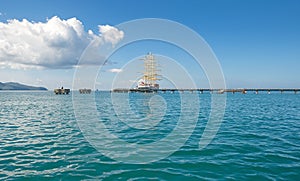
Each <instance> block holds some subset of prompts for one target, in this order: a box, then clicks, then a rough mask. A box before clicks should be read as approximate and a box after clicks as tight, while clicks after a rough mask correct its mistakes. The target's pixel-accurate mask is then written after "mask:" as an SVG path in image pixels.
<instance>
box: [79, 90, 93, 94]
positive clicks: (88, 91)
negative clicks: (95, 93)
mask: <svg viewBox="0 0 300 181" xmlns="http://www.w3.org/2000/svg"><path fill="white" fill-rule="evenodd" d="M91 92H92V90H91V89H79V93H80V94H90V93H91Z"/></svg>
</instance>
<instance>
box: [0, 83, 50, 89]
mask: <svg viewBox="0 0 300 181" xmlns="http://www.w3.org/2000/svg"><path fill="white" fill-rule="evenodd" d="M0 90H48V89H47V88H45V87H34V86H28V85H24V84H20V83H17V82H6V83H2V82H0Z"/></svg>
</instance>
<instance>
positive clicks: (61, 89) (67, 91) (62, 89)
mask: <svg viewBox="0 0 300 181" xmlns="http://www.w3.org/2000/svg"><path fill="white" fill-rule="evenodd" d="M54 93H55V94H56V95H58V94H69V93H70V89H64V88H63V87H62V88H60V89H54Z"/></svg>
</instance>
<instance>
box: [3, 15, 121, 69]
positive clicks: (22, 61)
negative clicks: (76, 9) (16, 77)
mask: <svg viewBox="0 0 300 181" xmlns="http://www.w3.org/2000/svg"><path fill="white" fill-rule="evenodd" d="M98 27H99V34H94V33H93V32H92V31H91V30H88V31H87V32H86V31H85V30H84V26H83V24H82V22H80V21H79V20H77V19H76V18H70V19H67V20H62V19H60V18H59V17H57V16H54V17H52V18H50V19H48V20H47V21H46V22H29V21H28V20H26V19H23V20H22V21H19V20H16V19H14V20H9V21H8V22H7V23H3V22H0V67H10V68H16V69H19V68H22V69H28V68H72V67H74V66H76V65H77V63H78V59H79V57H80V55H81V53H82V52H83V50H84V49H85V48H86V47H87V45H89V44H90V43H91V42H92V41H94V40H98V41H99V43H98V44H97V46H102V45H103V44H104V43H109V44H111V45H115V44H116V43H118V42H119V41H120V40H121V39H122V38H123V37H124V33H123V32H122V31H120V30H118V29H117V28H115V27H112V26H109V25H99V26H98ZM91 56H92V55H91ZM95 56H99V55H98V54H95ZM90 58H91V59H93V60H97V61H99V57H90ZM100 58H101V57H100ZM102 58H103V57H102ZM89 63H90V62H89Z"/></svg>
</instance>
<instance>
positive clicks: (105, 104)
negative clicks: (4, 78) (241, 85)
mask: <svg viewBox="0 0 300 181" xmlns="http://www.w3.org/2000/svg"><path fill="white" fill-rule="evenodd" d="M74 94H77V93H74ZM186 94H188V93H186ZM78 96H81V97H80V98H81V99H83V100H84V99H87V98H89V97H93V98H94V97H95V98H96V106H97V110H98V112H99V113H100V115H101V116H100V118H101V121H103V122H104V123H105V124H106V125H107V129H109V130H110V132H112V133H113V134H115V135H117V136H118V137H120V138H122V139H123V140H126V141H127V142H135V143H138V144H147V143H150V142H155V141H159V140H160V139H162V137H165V136H167V135H168V133H169V132H171V131H172V130H173V129H174V127H175V126H176V122H178V117H179V113H180V109H181V106H182V104H181V101H180V99H179V95H178V94H158V95H157V94H147V95H145V94H136V93H132V94H130V95H129V96H128V94H120V95H117V96H121V97H122V96H128V100H129V105H125V104H124V105H122V104H118V106H119V108H118V109H119V111H120V114H121V115H119V116H122V114H123V113H122V107H125V106H129V108H130V109H131V110H132V114H134V115H133V116H135V119H132V121H135V122H137V121H138V120H143V119H144V118H145V117H146V116H147V115H149V111H150V113H151V109H152V110H157V112H158V114H154V115H155V116H157V118H162V120H161V121H160V122H158V123H157V124H155V125H154V127H155V128H156V129H144V130H143V129H133V128H130V126H128V124H124V123H122V122H118V121H117V122H116V121H112V119H110V118H112V116H114V115H115V113H114V110H113V108H112V107H111V105H110V103H109V100H110V94H109V93H107V92H106V93H105V92H100V93H96V94H90V95H78ZM152 96H159V97H157V98H159V99H158V101H160V103H162V104H161V105H162V107H155V106H154V107H151V109H150V108H149V104H148V102H149V100H150V99H151V97H152ZM161 98H163V99H161ZM199 98H200V112H199V116H198V118H199V120H198V122H197V125H196V128H195V130H194V131H193V132H192V135H191V136H190V137H189V139H188V140H187V142H186V143H185V144H184V146H182V147H181V148H180V149H179V150H178V151H176V152H174V153H173V154H171V155H170V156H168V157H166V158H164V159H162V160H159V161H156V162H152V163H148V164H129V163H120V162H118V161H115V160H113V159H111V158H109V157H107V156H104V155H103V154H101V152H98V151H97V149H95V148H94V147H93V146H91V144H90V143H89V142H88V141H87V140H86V139H85V137H84V135H83V133H82V132H81V131H80V129H79V126H78V124H77V122H76V119H75V115H74V110H73V105H72V95H54V94H53V93H52V92H0V103H1V104H0V138H1V139H0V180H2V179H3V180H23V179H25V180H26V179H27V180H28V179H36V180H37V179H46V180H47V179H48V180H60V179H62V180H81V179H92V180H93V179H96V180H145V179H154V180H157V179H159V180H199V179H211V180H220V179H224V180H225V179H226V180H227V179H236V180H245V179H246V180H300V171H299V170H300V94H292V93H284V94H276V93H272V94H270V95H268V94H263V93H262V94H258V95H254V94H252V93H248V94H246V95H242V94H228V95H227V105H226V110H225V115H224V121H223V123H222V125H221V127H220V129H219V131H218V133H217V135H216V137H215V138H214V139H213V141H212V142H211V143H210V144H209V145H208V146H207V147H206V148H204V149H202V150H199V148H198V143H199V139H200V137H201V134H202V133H203V130H204V128H205V125H206V122H207V120H208V117H209V113H210V95H209V94H201V95H199ZM118 100H121V99H118ZM162 100H163V101H162ZM190 101H191V102H193V100H190ZM137 105H140V106H137ZM194 106H197V105H194ZM162 110H163V111H162ZM160 111H161V112H160ZM161 113H163V114H161ZM91 114H92V113H91ZM130 116H132V115H128V117H130ZM125 117H126V116H125ZM86 121H87V124H88V122H89V120H88V118H87V120H86ZM127 121H128V120H127ZM129 124H130V123H129ZM152 126H153V125H152ZM182 134H184V133H182Z"/></svg>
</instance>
